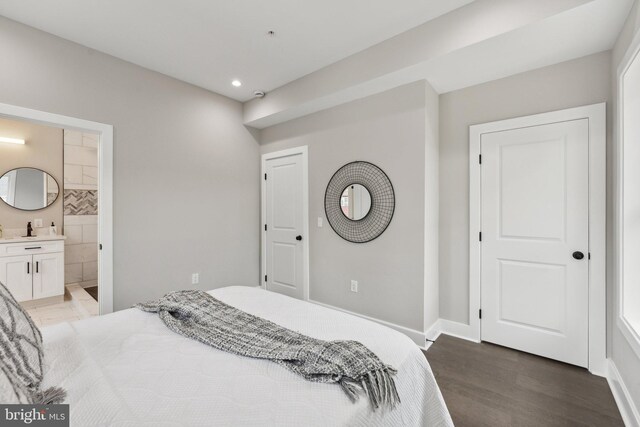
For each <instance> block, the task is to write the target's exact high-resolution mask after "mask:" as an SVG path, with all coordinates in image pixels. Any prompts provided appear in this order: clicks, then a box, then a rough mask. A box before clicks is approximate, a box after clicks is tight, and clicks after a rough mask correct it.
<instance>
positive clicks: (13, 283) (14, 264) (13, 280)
mask: <svg viewBox="0 0 640 427" xmlns="http://www.w3.org/2000/svg"><path fill="white" fill-rule="evenodd" d="M31 260H32V259H31V255H21V256H13V257H3V258H0V282H1V283H2V284H4V285H5V286H6V287H7V288H8V289H9V292H11V293H12V294H13V297H14V298H15V299H16V300H18V301H29V300H31V299H33V293H32V286H31V281H32V275H31V273H33V264H32V262H31Z"/></svg>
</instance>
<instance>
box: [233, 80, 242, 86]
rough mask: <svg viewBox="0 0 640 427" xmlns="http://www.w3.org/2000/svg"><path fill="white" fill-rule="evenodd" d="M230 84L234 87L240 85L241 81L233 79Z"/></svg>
mask: <svg viewBox="0 0 640 427" xmlns="http://www.w3.org/2000/svg"><path fill="white" fill-rule="evenodd" d="M231 84H232V85H233V86H235V87H240V86H242V82H241V81H240V80H234V81H232V82H231Z"/></svg>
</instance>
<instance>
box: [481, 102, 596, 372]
mask: <svg viewBox="0 0 640 427" xmlns="http://www.w3.org/2000/svg"><path fill="white" fill-rule="evenodd" d="M581 119H587V120H588V121H589V249H588V251H589V254H590V256H591V259H590V260H589V357H588V360H589V362H588V369H589V371H590V372H591V373H593V374H596V375H600V376H605V374H606V372H607V368H606V358H607V338H606V325H607V292H606V274H605V273H606V179H607V177H606V159H607V156H606V144H607V135H606V103H604V102H603V103H600V104H593V105H587V106H582V107H576V108H570V109H566V110H559V111H553V112H549V113H542V114H535V115H532V116H525V117H518V118H514V119H508V120H500V121H495V122H490V123H483V124H478V125H473V126H470V127H469V219H470V221H469V337H470V338H471V339H473V340H475V341H478V342H479V341H481V340H482V331H481V321H480V318H479V310H480V308H481V304H480V301H481V285H482V284H481V268H482V267H481V265H482V264H481V261H482V245H481V242H480V241H479V238H478V236H479V233H480V231H481V225H482V217H481V203H482V192H481V166H480V161H479V159H480V154H481V150H480V142H481V138H482V135H483V134H487V133H493V132H501V131H506V130H512V129H519V128H525V127H532V126H539V125H545V124H552V123H559V122H566V121H572V120H581Z"/></svg>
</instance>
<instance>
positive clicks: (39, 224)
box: [33, 218, 42, 228]
mask: <svg viewBox="0 0 640 427" xmlns="http://www.w3.org/2000/svg"><path fill="white" fill-rule="evenodd" d="M33 226H34V228H42V218H37V219H34V220H33Z"/></svg>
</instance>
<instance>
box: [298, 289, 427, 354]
mask: <svg viewBox="0 0 640 427" xmlns="http://www.w3.org/2000/svg"><path fill="white" fill-rule="evenodd" d="M309 302H310V303H313V304H317V305H321V306H323V307H327V308H330V309H332V310H337V311H342V312H343V313H347V314H351V315H353V316H357V317H362V318H363V319H367V320H370V321H372V322H376V323H380V324H381V325H384V326H387V327H389V328H391V329H395V330H396V331H398V332H401V333H403V334H405V335H406V336H408V337H409V338H411V340H412V341H413V342H415V343H416V344H417V345H418V347H420V348H423V349H424V348H426V347H425V343H426V340H425V334H424V332H420V331H417V330H415V329H411V328H407V327H405V326H400V325H396V324H395V323H391V322H387V321H385V320H380V319H376V318H375V317H369V316H366V315H364V314H360V313H355V312H353V311H349V310H345V309H344V308H340V307H336V306H333V305H329V304H325V303H322V302H318V301H314V300H311V299H310V300H309Z"/></svg>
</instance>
